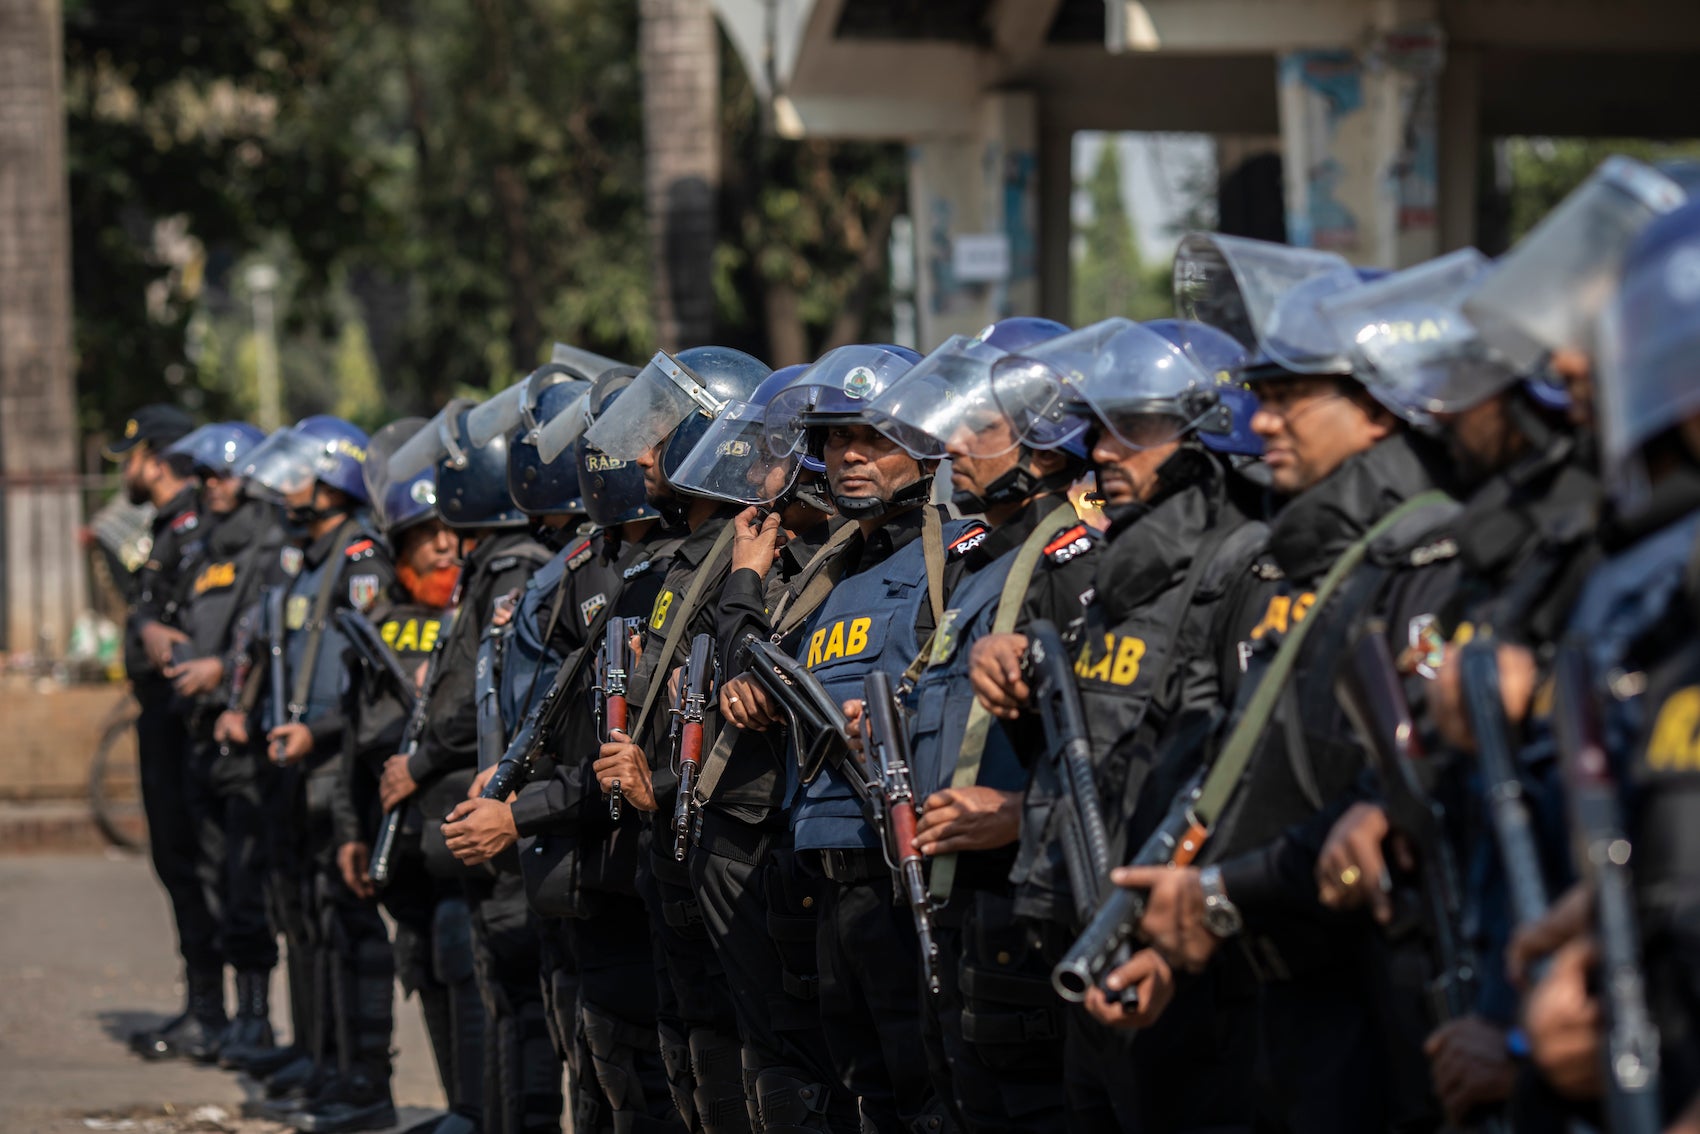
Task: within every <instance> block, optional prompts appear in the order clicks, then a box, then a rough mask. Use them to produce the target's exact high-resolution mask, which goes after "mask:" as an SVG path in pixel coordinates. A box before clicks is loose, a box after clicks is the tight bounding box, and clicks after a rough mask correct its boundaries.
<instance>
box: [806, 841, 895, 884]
mask: <svg viewBox="0 0 1700 1134" xmlns="http://www.w3.org/2000/svg"><path fill="white" fill-rule="evenodd" d="M816 853H817V854H819V855H820V872H821V873H822V874H824V875H826V876H827V877H828V878H830V879H831V880H832V881H834V882H837V883H838V884H839V885H841V886H847V885H854V884H856V883H858V882H871V881H872V880H873V879H875V878H880V877H884V876H888V875H890V873H891V867H889V866H887V865H886V864H885V855H883V854H881V853H880V852H879V851H877V850H869V849H867V848H850V849H845V850H840V849H837V848H833V849H830V850H822V851H817V852H816Z"/></svg>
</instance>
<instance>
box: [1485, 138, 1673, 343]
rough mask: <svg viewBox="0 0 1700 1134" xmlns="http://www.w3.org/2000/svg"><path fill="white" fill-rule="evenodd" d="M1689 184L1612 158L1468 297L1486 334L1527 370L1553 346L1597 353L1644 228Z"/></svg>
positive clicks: (1502, 261) (1625, 160)
mask: <svg viewBox="0 0 1700 1134" xmlns="http://www.w3.org/2000/svg"><path fill="white" fill-rule="evenodd" d="M1683 199H1684V196H1683V192H1682V188H1681V187H1680V186H1678V185H1677V183H1676V182H1674V181H1672V180H1671V179H1670V178H1668V177H1666V176H1665V175H1664V174H1662V173H1660V172H1658V171H1657V170H1655V169H1653V168H1651V167H1649V166H1645V165H1642V164H1641V163H1640V162H1637V161H1632V160H1630V159H1629V158H1625V157H1613V158H1609V159H1607V160H1606V161H1605V162H1604V163H1603V164H1601V166H1600V167H1599V168H1598V169H1596V170H1595V171H1594V172H1593V173H1592V174H1590V175H1589V177H1588V179H1587V180H1586V181H1584V182H1583V183H1582V184H1581V185H1580V186H1578V187H1577V188H1576V190H1575V191H1574V192H1573V193H1571V194H1570V196H1568V197H1566V198H1565V199H1564V200H1563V201H1561V202H1559V205H1558V207H1557V208H1555V209H1554V210H1553V211H1552V212H1551V213H1549V214H1547V216H1546V218H1545V219H1543V220H1542V221H1541V223H1540V224H1538V225H1536V226H1535V227H1534V228H1533V229H1532V230H1530V232H1529V234H1528V235H1527V236H1525V237H1524V238H1523V239H1522V240H1521V241H1519V242H1518V244H1517V246H1516V247H1515V248H1513V249H1512V250H1511V251H1510V252H1508V253H1506V254H1505V256H1503V257H1502V258H1501V259H1500V261H1499V266H1498V268H1497V269H1496V270H1495V271H1494V272H1493V274H1492V275H1491V276H1489V277H1488V278H1487V279H1486V280H1484V281H1483V282H1482V284H1481V286H1480V287H1478V288H1477V289H1476V291H1475V294H1473V295H1472V296H1470V297H1469V298H1468V299H1467V300H1465V302H1464V313H1465V314H1466V315H1468V316H1469V318H1470V321H1471V322H1472V323H1474V324H1475V325H1476V327H1477V328H1478V329H1479V330H1480V331H1481V335H1482V338H1484V339H1485V340H1487V342H1488V344H1489V345H1491V346H1493V347H1494V348H1495V349H1496V350H1498V351H1499V352H1500V353H1501V354H1503V355H1505V356H1506V358H1507V359H1509V360H1510V362H1511V365H1512V366H1514V367H1515V368H1517V369H1518V370H1520V371H1525V372H1527V371H1530V370H1533V369H1535V367H1537V366H1538V365H1539V364H1540V362H1541V359H1542V357H1543V356H1544V355H1545V354H1546V353H1547V352H1548V351H1553V350H1559V349H1570V350H1576V351H1581V352H1582V353H1584V354H1588V355H1592V354H1593V352H1594V337H1593V331H1594V325H1595V323H1596V321H1597V320H1598V318H1599V314H1600V312H1601V311H1602V310H1603V309H1604V307H1605V305H1606V303H1607V302H1608V301H1609V300H1610V298H1611V296H1612V294H1613V292H1614V291H1615V290H1616V287H1617V276H1618V270H1619V268H1620V267H1621V266H1622V264H1623V257H1624V255H1625V253H1627V252H1628V250H1629V245H1630V244H1631V243H1632V242H1633V241H1634V239H1635V237H1636V235H1637V234H1639V233H1640V231H1641V230H1642V229H1643V228H1645V227H1646V226H1647V225H1648V224H1649V223H1651V221H1652V220H1653V218H1655V217H1657V216H1659V215H1660V214H1662V213H1668V212H1670V211H1671V210H1672V209H1675V208H1676V207H1677V206H1678V205H1680V204H1682V202H1683Z"/></svg>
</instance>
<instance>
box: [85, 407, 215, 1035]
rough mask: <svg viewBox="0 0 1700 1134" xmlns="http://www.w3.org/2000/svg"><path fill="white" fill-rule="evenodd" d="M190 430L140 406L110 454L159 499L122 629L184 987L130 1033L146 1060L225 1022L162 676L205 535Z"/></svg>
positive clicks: (156, 856)
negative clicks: (179, 603) (158, 1020)
mask: <svg viewBox="0 0 1700 1134" xmlns="http://www.w3.org/2000/svg"><path fill="white" fill-rule="evenodd" d="M192 428H193V423H192V422H191V421H190V420H189V415H188V414H186V413H184V412H183V411H182V410H180V409H178V408H177V407H176V406H169V405H148V406H143V407H141V408H140V409H138V410H137V411H136V412H135V413H134V414H133V415H132V416H131V417H130V418H129V420H127V421H126V422H125V423H124V436H123V437H121V438H120V439H119V440H118V441H116V442H114V443H113V444H112V445H110V446H109V447H108V448H107V454H108V455H109V456H110V457H111V458H112V459H114V460H117V461H121V462H122V463H123V465H122V475H123V481H124V491H125V494H126V495H127V496H128V498H129V500H130V503H132V504H136V505H141V504H152V505H153V507H154V517H153V521H152V526H151V539H152V542H151V545H150V549H149V552H148V557H147V561H146V562H145V563H144V564H143V565H142V567H141V569H140V570H139V571H137V573H136V575H137V597H136V600H135V603H134V605H133V606H132V608H131V611H130V617H129V619H128V621H127V622H126V624H125V628H124V670H125V673H126V674H127V675H128V676H129V678H130V686H131V690H132V691H133V692H134V694H135V697H136V700H137V701H138V702H139V703H140V705H141V713H140V715H139V716H137V718H136V746H137V752H138V754H139V757H140V760H141V792H142V809H143V811H144V812H145V813H146V815H147V819H148V830H149V833H150V837H149V840H148V853H149V855H150V857H151V858H152V860H153V868H154V874H155V875H156V876H157V877H158V878H159V880H160V884H161V885H162V886H164V887H165V892H166V895H167V897H169V898H170V900H171V912H172V917H173V919H174V921H175V924H176V928H177V951H178V953H179V954H180V955H181V956H182V957H183V965H184V980H185V983H186V986H187V990H186V1002H185V1005H184V1009H183V1011H182V1012H181V1013H179V1014H178V1015H177V1016H175V1017H174V1018H172V1019H171V1020H169V1021H167V1022H166V1023H164V1024H162V1025H161V1026H160V1027H158V1028H155V1029H147V1030H143V1031H140V1032H137V1033H136V1034H134V1035H132V1036H131V1037H130V1046H131V1048H132V1049H133V1050H134V1051H136V1052H137V1053H138V1054H140V1055H143V1056H145V1057H147V1058H150V1059H159V1058H166V1057H169V1056H173V1055H178V1054H190V1053H191V1052H190V1049H193V1052H192V1054H193V1055H194V1056H195V1057H197V1058H206V1056H207V1054H208V1053H209V1052H216V1042H215V1041H216V1039H217V1037H218V1035H219V1033H220V1032H222V1031H223V1029H224V1026H225V1015H224V977H223V969H224V958H223V957H222V956H221V955H220V954H219V952H218V929H217V924H216V922H215V920H214V918H213V915H212V912H211V910H209V909H208V907H207V899H206V895H205V894H204V892H203V890H202V888H201V883H200V879H199V877H198V874H197V871H196V862H197V860H198V858H199V850H198V848H197V845H196V840H195V832H196V816H197V814H198V812H199V806H200V802H199V800H196V799H194V798H192V797H191V795H190V785H189V784H188V783H187V782H186V780H185V777H184V775H183V767H184V761H185V758H186V755H187V750H188V743H189V740H188V735H187V732H186V730H185V726H184V721H183V718H182V716H181V714H179V713H178V712H177V711H176V710H175V708H174V706H173V704H172V690H171V683H170V681H169V680H168V679H167V678H166V677H165V669H166V667H168V666H169V665H171V662H172V657H171V652H172V649H173V645H174V644H175V643H178V642H183V641H186V640H187V635H185V634H184V633H183V631H182V630H181V629H179V628H178V627H177V626H176V625H175V624H174V621H175V618H176V612H175V609H174V602H173V600H174V599H175V598H176V596H177V594H178V589H179V585H180V583H181V576H182V574H183V573H184V570H185V567H186V565H187V563H188V562H189V561H190V560H192V559H193V558H194V554H195V552H196V550H197V546H198V544H199V542H200V540H201V537H202V535H203V533H202V531H201V518H200V509H199V502H198V500H197V488H198V486H197V485H196V483H195V481H194V478H193V476H192V475H191V470H190V467H189V462H190V458H187V457H181V456H180V457H172V458H168V457H167V456H166V455H165V453H166V450H167V449H168V448H169V447H170V446H171V445H172V444H173V443H174V442H176V441H178V440H180V439H181V438H183V437H184V436H185V435H186V434H188V433H189V431H190V430H191V429H192Z"/></svg>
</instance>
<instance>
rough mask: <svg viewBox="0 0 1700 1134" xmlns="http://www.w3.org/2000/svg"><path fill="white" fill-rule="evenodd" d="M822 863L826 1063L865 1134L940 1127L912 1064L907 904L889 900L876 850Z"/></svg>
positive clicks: (923, 1065)
mask: <svg viewBox="0 0 1700 1134" xmlns="http://www.w3.org/2000/svg"><path fill="white" fill-rule="evenodd" d="M816 853H817V854H820V855H825V856H830V862H831V863H832V865H831V866H830V868H828V869H824V870H823V872H824V873H825V874H826V875H827V878H828V881H827V882H826V884H825V885H824V886H822V888H821V902H820V920H819V926H820V930H819V932H820V936H819V939H818V942H817V948H818V951H819V953H818V955H819V964H820V1015H821V1027H822V1029H823V1030H824V1031H825V1033H826V1042H827V1047H828V1049H829V1050H830V1051H831V1052H832V1062H833V1066H834V1067H835V1068H837V1070H838V1077H839V1080H840V1082H842V1083H843V1084H844V1087H845V1089H846V1090H847V1091H849V1092H851V1093H852V1094H854V1095H855V1096H856V1098H857V1099H858V1100H860V1106H861V1110H862V1118H863V1120H864V1123H865V1124H870V1125H872V1126H873V1127H874V1128H875V1129H878V1130H881V1131H886V1130H893V1131H900V1130H906V1129H913V1130H919V1131H923V1132H930V1131H936V1130H941V1129H944V1128H945V1125H946V1123H945V1115H944V1107H943V1103H942V1101H941V1100H940V1099H939V1098H938V1095H937V1092H936V1091H935V1090H934V1088H933V1083H932V1079H931V1076H930V1075H929V1074H928V1069H927V1061H926V1059H924V1058H920V1055H921V1053H920V1051H919V1050H918V1049H919V1045H920V1035H921V1027H922V1024H921V1017H922V1009H921V1005H920V987H921V962H920V956H921V947H920V941H919V938H918V937H917V936H916V933H915V924H914V922H913V920H911V917H910V913H909V907H908V906H907V905H905V904H902V903H899V902H895V901H893V900H892V882H891V872H890V871H889V870H888V869H887V868H886V866H885V861H884V859H883V858H882V857H881V855H880V852H879V851H826V852H816Z"/></svg>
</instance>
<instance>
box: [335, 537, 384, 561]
mask: <svg viewBox="0 0 1700 1134" xmlns="http://www.w3.org/2000/svg"><path fill="white" fill-rule="evenodd" d="M377 553H378V545H377V544H376V543H374V542H373V541H371V540H369V539H357V540H355V541H354V542H353V543H351V544H349V545H348V550H347V551H345V552H343V554H344V555H346V556H348V558H349V559H351V560H355V561H359V560H361V559H369V558H371V557H372V556H374V555H376V554H377Z"/></svg>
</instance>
